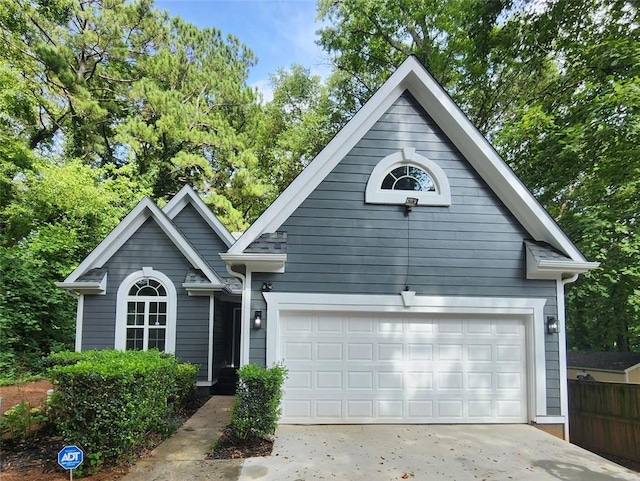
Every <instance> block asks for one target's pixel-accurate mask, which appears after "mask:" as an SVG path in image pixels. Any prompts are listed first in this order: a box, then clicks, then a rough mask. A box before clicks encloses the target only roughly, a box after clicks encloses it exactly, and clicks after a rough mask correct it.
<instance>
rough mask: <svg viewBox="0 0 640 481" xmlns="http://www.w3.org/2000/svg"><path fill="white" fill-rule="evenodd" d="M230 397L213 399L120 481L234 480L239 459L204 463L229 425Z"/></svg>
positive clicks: (238, 472)
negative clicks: (212, 447)
mask: <svg viewBox="0 0 640 481" xmlns="http://www.w3.org/2000/svg"><path fill="white" fill-rule="evenodd" d="M233 400H234V397H233V396H213V397H212V398H211V399H209V401H207V403H206V404H205V405H204V406H202V407H201V408H200V409H199V410H198V412H196V413H195V414H194V415H193V416H191V418H189V419H188V420H187V422H185V423H184V424H183V425H182V426H181V427H180V428H178V430H177V431H176V432H175V433H174V434H173V435H172V436H171V437H170V438H168V439H167V440H165V441H164V442H163V443H162V444H160V445H159V446H158V447H157V448H156V449H154V450H153V451H152V452H151V454H150V455H149V457H147V458H144V459H141V460H139V461H138V462H137V463H136V464H135V465H134V466H133V467H132V468H131V471H129V474H127V475H126V476H125V477H124V478H122V481H186V480H189V481H191V480H194V481H195V480H224V481H229V480H237V479H238V477H239V475H240V466H241V464H242V459H229V460H211V461H208V460H205V458H206V456H207V453H208V452H209V450H210V449H211V446H212V445H213V444H214V443H215V442H216V441H217V440H218V438H219V437H220V434H221V433H222V430H223V429H224V427H225V426H226V425H228V424H229V420H230V417H231V406H232V404H233Z"/></svg>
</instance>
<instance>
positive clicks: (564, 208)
mask: <svg viewBox="0 0 640 481" xmlns="http://www.w3.org/2000/svg"><path fill="white" fill-rule="evenodd" d="M638 20H639V18H638V10H637V8H635V7H633V6H632V5H630V4H628V3H627V2H624V1H617V2H606V3H605V2H601V1H591V0H584V1H577V0H574V1H570V2H569V1H562V2H557V3H554V4H552V5H550V6H549V8H548V9H547V10H545V11H544V12H543V13H542V14H540V15H536V16H532V17H530V19H529V20H528V22H529V26H530V28H529V32H531V33H530V35H531V38H530V39H529V41H530V42H531V43H534V44H535V45H537V46H539V47H542V48H544V49H545V50H547V51H548V52H550V53H549V54H548V55H551V56H552V58H553V60H554V61H555V62H556V68H555V70H554V71H553V74H552V75H548V76H547V77H546V78H541V79H540V80H541V84H542V86H543V88H542V89H541V90H540V93H539V94H538V95H537V96H535V97H533V98H531V97H523V98H522V100H521V101H520V102H518V104H517V106H518V107H517V110H515V111H514V114H513V115H512V116H511V117H510V119H509V120H508V121H507V122H506V123H505V128H504V129H503V130H502V132H501V133H500V134H499V135H498V136H497V142H498V145H499V147H500V150H501V151H503V152H504V155H505V156H506V157H507V159H508V160H509V161H510V163H511V165H512V166H513V167H514V169H515V170H516V172H517V173H518V174H519V175H520V176H521V178H522V179H523V180H524V181H525V183H526V184H527V185H529V186H530V187H531V188H532V189H533V191H534V192H535V193H536V195H537V196H538V198H539V199H540V200H541V202H542V203H543V204H544V205H545V207H546V208H547V209H548V210H549V211H550V212H551V213H552V215H553V216H554V217H555V218H556V219H557V220H558V222H559V223H560V225H561V226H562V227H563V228H564V229H565V230H566V231H567V232H568V233H569V235H570V237H572V238H573V239H575V240H576V241H577V243H578V246H579V247H580V248H581V249H582V250H583V251H584V253H585V254H586V256H587V257H588V258H590V259H593V260H597V261H600V262H601V264H602V265H601V267H600V269H598V270H596V271H593V272H591V273H588V274H586V275H584V276H583V277H582V279H581V280H580V281H579V282H578V283H577V284H576V285H575V286H573V287H572V288H571V289H570V290H569V294H568V306H567V311H568V322H569V324H568V329H569V340H570V345H571V346H572V347H575V348H579V349H596V350H611V349H618V350H621V351H627V350H629V349H638V348H640V338H639V337H638V335H639V334H640V225H639V224H638V206H640V180H639V179H640V162H639V159H640V142H639V141H638V138H639V137H638V133H639V132H640V127H639V126H640V84H639V83H638V79H639V78H640V64H639V63H638V58H640V42H639V40H640V35H639V32H638V30H639V22H638ZM532 40H535V42H532Z"/></svg>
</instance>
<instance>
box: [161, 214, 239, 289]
mask: <svg viewBox="0 0 640 481" xmlns="http://www.w3.org/2000/svg"><path fill="white" fill-rule="evenodd" d="M173 223H174V224H175V225H176V226H177V227H178V229H180V232H182V234H183V235H184V236H185V237H186V238H187V239H189V242H190V243H191V245H193V246H194V247H195V249H196V250H197V251H198V254H200V256H201V257H202V258H203V259H204V260H205V261H207V263H208V264H209V265H210V266H211V267H212V268H213V270H214V271H215V273H216V274H217V275H218V276H219V277H220V278H221V279H223V278H225V277H229V275H228V273H227V268H226V266H225V263H224V261H223V260H222V259H221V258H220V253H221V252H227V250H228V249H229V248H228V247H227V246H226V244H225V243H224V242H223V241H222V239H220V237H218V234H216V233H215V231H213V229H211V227H210V226H209V224H207V222H206V221H205V220H204V219H203V218H202V216H200V214H199V213H198V211H197V210H196V209H195V208H194V207H193V206H192V205H191V204H187V205H186V206H185V207H184V209H182V211H180V213H179V214H178V215H176V216H175V217H174V219H173Z"/></svg>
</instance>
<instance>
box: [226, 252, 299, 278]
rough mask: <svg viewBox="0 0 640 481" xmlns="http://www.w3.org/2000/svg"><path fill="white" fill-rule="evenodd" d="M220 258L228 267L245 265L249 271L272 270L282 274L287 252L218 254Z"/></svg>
mask: <svg viewBox="0 0 640 481" xmlns="http://www.w3.org/2000/svg"><path fill="white" fill-rule="evenodd" d="M220 258H221V259H222V260H223V261H225V262H226V264H227V267H228V268H232V267H233V266H234V265H244V266H247V270H248V271H251V272H274V273H278V274H282V273H283V272H284V266H285V264H286V262H287V254H262V253H258V252H256V253H253V252H247V253H240V254H234V253H230V252H229V253H226V254H220Z"/></svg>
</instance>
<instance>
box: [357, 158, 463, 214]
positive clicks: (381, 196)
mask: <svg viewBox="0 0 640 481" xmlns="http://www.w3.org/2000/svg"><path fill="white" fill-rule="evenodd" d="M403 166H412V167H418V168H419V169H421V170H424V171H425V172H426V173H427V174H429V177H431V180H433V184H434V186H435V188H436V191H435V192H420V191H406V190H388V189H382V182H383V181H384V179H385V178H386V176H387V175H388V174H389V172H391V171H392V170H393V169H395V168H397V167H403ZM407 197H415V198H416V199H418V205H436V206H449V205H451V188H450V187H449V180H448V179H447V174H445V173H444V170H442V169H441V168H440V166H439V165H438V164H436V163H435V162H434V161H433V160H430V159H428V158H426V157H424V156H422V155H420V154H416V149H415V148H413V147H404V148H403V149H402V150H401V151H398V152H395V153H393V154H391V155H387V156H386V157H385V158H384V159H382V160H381V161H380V162H378V164H377V165H376V166H375V167H374V169H373V171H372V172H371V175H370V176H369V180H368V182H367V188H366V190H365V202H366V203H368V204H400V205H403V204H404V203H405V201H406V199H407Z"/></svg>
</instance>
